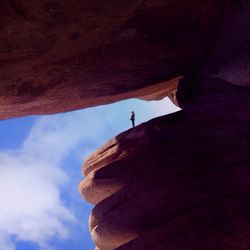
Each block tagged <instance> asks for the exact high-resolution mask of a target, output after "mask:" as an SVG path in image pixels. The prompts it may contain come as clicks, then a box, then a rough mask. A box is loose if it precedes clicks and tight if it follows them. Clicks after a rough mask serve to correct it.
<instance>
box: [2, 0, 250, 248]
mask: <svg viewBox="0 0 250 250" xmlns="http://www.w3.org/2000/svg"><path fill="white" fill-rule="evenodd" d="M0 9H1V16H0V23H1V30H0V66H1V67H0V79H1V85H0V118H1V119H5V118H9V117H16V116H23V115H29V114H51V113H56V112H65V111H69V110H73V109H79V108H84V107H90V106H94V105H99V104H105V103H110V102H114V101H117V100H121V99H125V98H129V97H137V98H142V99H145V100H150V99H158V98H161V97H163V96H166V95H170V97H171V99H172V100H173V101H174V102H176V103H177V101H178V105H180V106H181V107H182V109H183V110H182V111H180V112H177V113H175V114H172V115H168V116H164V117H159V118H156V119H154V120H152V121H150V122H148V123H145V124H142V125H140V126H138V127H136V128H134V129H131V130H129V131H126V132H124V133H122V134H120V135H118V136H117V137H116V138H114V139H112V140H111V141H109V142H108V143H107V144H106V145H104V146H103V147H101V148H100V149H99V150H98V151H97V152H95V153H94V154H93V155H92V156H90V158H89V159H88V160H87V161H86V163H85V165H84V168H83V172H84V175H85V176H86V178H85V179H84V180H83V181H82V182H81V184H80V192H81V194H82V195H83V197H84V198H85V199H86V200H87V201H89V202H90V203H93V204H95V208H94V209H93V212H92V214H91V219H90V228H91V234H92V236H93V239H94V241H95V243H96V245H97V248H96V249H97V250H113V249H117V250H118V249H119V250H133V249H136V250H138V249H145V250H149V249H150V250H151V249H152V250H161V249H162V250H166V249H168V250H174V249H175V250H176V249H178V250H189V249H190V250H216V249H218V250H231V249H232V250H249V247H250V242H249V240H250V237H249V235H250V228H249V227H250V220H249V217H250V216H249V210H250V204H249V195H250V184H249V183H250V176H249V165H250V164H249V163H250V162H249V152H248V151H249V148H250V134H249V125H250V124H249V123H250V119H249V117H250V116H249V112H250V111H249V107H250V105H249V104H250V103H249V102H250V101H249V100H250V98H249V94H250V89H249V82H250V77H249V76H250V74H249V68H250V67H249V55H250V20H249V17H250V2H249V1H248V0H203V1H197V0H185V1H184V0H174V1H172V0H133V1H132V0H128V1H122V0H116V1H114V0H105V1H104V0H95V1H91V0H84V1H80V0H72V1H57V0H55V1H51V0H46V1H42V0H37V1H31V0H24V1H20V0H3V1H1V2H0ZM178 83H179V86H178V91H177V94H176V95H177V99H176V96H175V92H176V88H177V84H178Z"/></svg>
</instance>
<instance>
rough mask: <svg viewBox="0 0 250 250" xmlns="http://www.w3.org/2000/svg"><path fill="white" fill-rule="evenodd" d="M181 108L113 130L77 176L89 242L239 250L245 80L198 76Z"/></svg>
mask: <svg viewBox="0 0 250 250" xmlns="http://www.w3.org/2000/svg"><path fill="white" fill-rule="evenodd" d="M194 81H195V86H196V88H195V91H190V89H189V92H187V91H186V86H189V85H190V82H189V79H185V80H183V81H181V83H180V87H179V90H178V93H177V97H178V101H179V103H180V104H181V106H182V107H183V108H184V110H182V111H180V112H177V113H174V114H171V115H166V116H162V117H159V118H156V119H153V120H151V121H149V122H147V123H144V124H142V125H140V126H138V127H136V128H133V129H130V130H128V131H126V132H124V133H122V134H120V135H118V136H117V137H115V138H113V139H112V140H110V141H109V142H107V144H105V145H104V146H103V147H101V148H100V149H98V150H97V151H96V152H95V153H94V154H93V155H92V156H90V157H89V158H88V159H87V160H86V162H85V164H84V166H83V173H84V175H85V176H86V177H85V179H84V180H83V181H82V182H81V184H80V192H81V194H82V195H83V197H84V198H85V199H86V200H87V201H89V202H90V203H92V204H95V207H94V209H93V211H92V213H91V217H90V230H91V235H92V237H93V240H94V241H95V243H96V246H97V249H99V250H113V249H117V250H138V249H144V250H149V249H150V250H201V249H202V250H212V249H218V250H219V249H220V250H248V249H249V247H250V237H249V236H250V200H249V197H250V169H249V168H250V155H249V149H250V130H249V127H250V118H249V117H250V98H249V95H250V88H249V87H240V86H234V85H232V84H230V83H228V82H226V81H224V80H221V79H218V78H211V77H199V79H192V82H194Z"/></svg>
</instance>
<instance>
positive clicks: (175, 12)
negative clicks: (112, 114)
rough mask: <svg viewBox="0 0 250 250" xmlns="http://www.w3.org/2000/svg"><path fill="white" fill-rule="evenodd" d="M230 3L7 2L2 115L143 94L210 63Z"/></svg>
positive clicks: (0, 48)
mask: <svg viewBox="0 0 250 250" xmlns="http://www.w3.org/2000/svg"><path fill="white" fill-rule="evenodd" d="M228 2H229V1H227V0H219V1H218V0H204V1H202V2H200V1H196V0H189V1H186V0H185V1H184V0H175V1H166V0H127V1H124V0H115V1H114V0H108V1H103V0H95V1H92V0H84V1H80V0H72V1H57V0H55V1H51V0H47V1H44V0H37V1H31V0H25V1H20V0H4V1H1V2H0V9H1V13H2V14H1V16H0V23H1V31H0V79H1V88H0V106H1V110H0V118H2V119H3V118H8V117H14V116H23V115H28V114H48V113H56V112H65V111H69V110H73V109H79V108H84V107H89V106H94V105H98V104H104V103H109V102H113V101H117V100H121V99H125V98H129V97H143V95H145V94H144V92H143V89H144V88H145V87H147V86H152V85H154V84H157V83H161V82H167V81H168V80H170V79H172V78H174V77H178V76H181V75H183V74H185V73H186V72H189V71H193V70H196V69H197V67H198V68H199V67H200V65H201V63H204V62H205V61H206V58H207V56H208V54H209V52H210V50H211V47H212V44H213V41H214V40H215V37H216V32H217V30H218V27H219V26H220V23H221V22H222V20H223V17H224V16H225V13H226V12H227V10H228V9H230V6H229V4H228ZM175 85H176V83H175ZM114 86H115V87H114ZM161 86H162V85H161ZM169 86H170V85H169V84H168V83H167V88H168V87H169ZM164 88H166V84H165V87H164ZM161 89H162V88H161ZM140 90H142V92H140ZM171 91H172V90H171ZM152 92H155V91H154V89H153V90H152V91H150V93H152ZM146 95H147V94H146Z"/></svg>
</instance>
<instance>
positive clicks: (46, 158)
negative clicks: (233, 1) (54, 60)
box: [0, 98, 178, 250]
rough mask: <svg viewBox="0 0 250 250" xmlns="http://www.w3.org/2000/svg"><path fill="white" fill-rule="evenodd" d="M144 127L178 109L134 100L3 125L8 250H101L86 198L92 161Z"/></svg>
mask: <svg viewBox="0 0 250 250" xmlns="http://www.w3.org/2000/svg"><path fill="white" fill-rule="evenodd" d="M132 110H134V111H135V114H136V124H138V123H142V122H144V121H147V120H149V119H151V118H153V117H156V116H160V115H163V114H166V113H171V112H174V111H177V110H178V109H177V108H176V107H175V106H174V105H173V104H172V103H171V102H170V101H169V100H168V98H165V99H163V100H162V101H151V102H144V101H140V100H135V99H130V100H126V101H122V102H117V103H113V104H110V105H105V106H99V107H95V108H89V109H84V110H79V111H74V112H68V113H64V114H57V115H50V116H30V117H24V118H18V119H9V120H4V121H0V136H1V137H0V138H1V140H0V249H3V250H69V249H72V250H83V249H84V250H93V249H94V245H93V243H92V241H91V239H90V235H89V232H88V216H89V213H90V210H91V205H89V204H87V203H86V202H85V201H84V200H82V198H81V197H80V195H79V193H78V190H77V188H78V184H79V182H80V180H81V179H82V175H81V165H82V163H83V161H84V159H85V158H86V157H87V156H88V155H89V154H91V152H93V151H95V149H97V148H98V147H99V146H101V145H102V144H103V143H105V142H106V141H107V140H108V139H110V138H112V137H113V136H115V135H117V134H119V133H120V132H122V131H124V130H127V129H129V128H130V127H131V122H130V120H129V118H130V113H131V111H132Z"/></svg>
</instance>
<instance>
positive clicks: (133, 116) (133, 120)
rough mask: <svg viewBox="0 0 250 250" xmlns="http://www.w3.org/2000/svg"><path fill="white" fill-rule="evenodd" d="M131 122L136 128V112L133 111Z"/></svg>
mask: <svg viewBox="0 0 250 250" xmlns="http://www.w3.org/2000/svg"><path fill="white" fill-rule="evenodd" d="M130 120H131V122H132V126H133V127H134V126H135V112H134V111H131V117H130Z"/></svg>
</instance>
